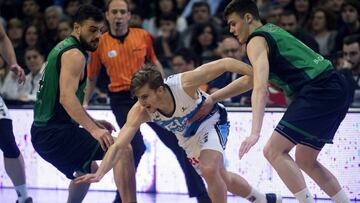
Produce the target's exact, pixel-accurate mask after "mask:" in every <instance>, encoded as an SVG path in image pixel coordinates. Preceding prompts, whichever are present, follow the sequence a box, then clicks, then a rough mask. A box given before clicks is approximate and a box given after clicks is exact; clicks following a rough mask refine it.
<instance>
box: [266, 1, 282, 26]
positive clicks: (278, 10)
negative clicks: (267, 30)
mask: <svg viewBox="0 0 360 203" xmlns="http://www.w3.org/2000/svg"><path fill="white" fill-rule="evenodd" d="M283 12H284V7H283V6H282V5H280V4H272V5H270V6H269V11H268V13H267V15H266V16H265V20H266V22H268V23H272V24H274V25H277V26H280V18H281V14H282V13H283Z"/></svg>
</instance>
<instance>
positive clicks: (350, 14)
mask: <svg viewBox="0 0 360 203" xmlns="http://www.w3.org/2000/svg"><path fill="white" fill-rule="evenodd" d="M128 2H129V8H130V10H131V19H130V22H129V25H130V27H140V28H143V29H145V30H147V31H148V32H149V33H150V34H151V35H152V37H153V43H154V44H153V45H154V48H155V52H156V55H157V57H158V59H159V61H160V62H161V64H162V66H163V68H164V70H165V73H166V75H170V74H173V73H179V72H183V71H187V70H191V69H194V68H196V67H198V66H200V65H201V64H203V63H207V62H210V61H213V60H216V59H220V58H223V57H232V58H236V59H238V60H242V61H244V62H248V60H247V57H246V56H245V54H244V49H245V47H244V46H242V45H240V44H239V43H238V41H237V40H236V39H235V38H233V36H232V35H231V34H230V33H229V29H228V25H227V23H226V20H225V19H224V18H223V15H222V12H223V10H224V8H225V7H226V5H227V4H228V3H229V2H230V0H128ZM256 2H257V4H258V7H259V11H260V15H261V18H262V20H263V22H264V23H266V22H267V23H273V24H275V25H278V26H280V27H282V28H283V29H285V30H287V31H288V32H290V33H291V34H293V35H294V36H295V37H296V38H298V39H299V40H300V41H302V42H303V43H304V44H306V45H307V46H309V47H310V48H312V49H313V50H314V51H315V52H318V53H320V54H321V55H323V56H324V57H325V58H327V59H329V60H331V61H332V62H333V64H334V67H336V69H337V70H338V71H341V72H343V73H344V75H346V77H348V79H349V82H351V84H352V88H353V89H354V93H355V94H354V102H353V104H352V106H353V107H360V80H359V78H360V2H359V1H358V0H258V1H256ZM82 4H93V5H96V6H97V7H99V8H101V9H102V10H104V12H105V8H104V7H105V0H0V12H1V18H0V23H1V24H2V26H3V27H4V28H5V29H6V31H7V34H8V36H9V38H10V40H11V42H12V44H13V46H14V48H15V52H16V56H17V60H18V63H19V64H20V65H21V66H22V67H23V68H24V70H25V72H26V73H27V81H26V83H25V84H24V85H20V86H18V84H17V82H16V80H15V77H14V75H13V73H12V72H9V69H8V64H6V62H5V61H4V60H3V59H2V58H1V57H0V95H1V96H2V97H3V99H4V100H5V102H6V103H7V104H8V105H10V106H14V105H28V104H33V103H34V101H35V99H36V92H37V89H38V82H39V80H40V78H41V74H42V67H43V64H44V63H45V61H46V57H47V55H48V53H49V51H50V50H51V49H52V48H53V47H54V46H55V45H56V44H57V43H58V42H59V41H61V40H63V39H64V38H65V37H67V36H68V35H70V33H71V31H72V17H73V16H74V14H75V12H76V11H77V9H78V8H79V6H80V5H82ZM106 31H107V30H106V28H104V32H106ZM238 77H239V75H236V74H232V73H225V74H223V75H222V76H220V77H219V78H217V79H216V80H214V81H213V82H210V83H209V84H204V86H203V87H202V89H203V90H205V91H207V92H208V93H212V92H214V91H216V90H218V89H219V88H222V87H224V86H225V85H227V84H228V83H230V82H231V81H232V80H234V79H236V78H238ZM108 84H109V79H108V77H107V74H106V71H105V70H104V68H102V73H101V75H100V78H99V79H98V82H97V91H96V92H95V93H94V95H93V96H92V99H91V102H90V105H108V104H109V99H108V96H107V85H108ZM250 97H251V92H248V93H245V94H243V95H240V96H237V97H234V98H231V99H229V100H227V101H224V103H225V104H226V105H231V106H250V105H251V99H250ZM267 103H268V106H278V107H286V106H287V104H288V103H289V101H288V99H287V98H285V97H284V95H283V94H282V92H281V91H280V90H279V89H278V88H277V87H275V86H273V85H271V84H269V94H268V101H267Z"/></svg>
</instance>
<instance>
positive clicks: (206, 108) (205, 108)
mask: <svg viewBox="0 0 360 203" xmlns="http://www.w3.org/2000/svg"><path fill="white" fill-rule="evenodd" d="M214 104H215V102H214V100H213V99H212V98H211V96H208V97H207V98H206V100H205V101H204V103H203V105H202V106H201V108H200V110H199V111H198V112H197V113H196V114H195V115H194V116H193V117H191V118H190V119H189V122H194V121H197V120H199V119H200V118H202V117H204V116H205V115H207V114H209V113H210V111H211V109H212V108H213V106H214Z"/></svg>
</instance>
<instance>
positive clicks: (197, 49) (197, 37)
mask: <svg viewBox="0 0 360 203" xmlns="http://www.w3.org/2000/svg"><path fill="white" fill-rule="evenodd" d="M217 46H218V34H217V32H216V30H215V27H214V26H213V25H212V24H211V23H205V24H198V25H197V26H196V27H195V28H194V32H193V35H192V37H191V46H190V47H191V50H192V51H193V52H194V53H195V54H196V56H197V62H199V63H200V65H201V64H204V63H207V62H210V61H213V60H215V59H217V58H219V57H218V54H217V53H216V48H217Z"/></svg>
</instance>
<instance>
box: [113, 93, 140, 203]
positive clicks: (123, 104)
mask: <svg viewBox="0 0 360 203" xmlns="http://www.w3.org/2000/svg"><path fill="white" fill-rule="evenodd" d="M109 96H110V107H111V110H112V112H113V113H114V115H115V118H116V122H117V124H118V125H119V127H120V128H121V127H122V126H123V125H124V124H125V122H126V118H127V114H128V112H129V111H130V109H131V107H132V106H133V105H134V104H135V102H136V100H135V99H133V98H131V95H130V92H129V91H123V92H119V93H110V94H109ZM131 147H132V150H133V156H134V165H135V170H136V169H137V167H138V165H139V163H140V160H141V157H142V155H143V154H144V153H145V149H146V147H145V144H144V140H143V137H142V135H141V132H140V130H138V131H137V132H136V134H135V136H134V138H133V139H132V140H131ZM113 202H114V203H121V202H122V201H121V197H120V194H119V193H118V192H117V193H116V196H115V199H114V201H113Z"/></svg>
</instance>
